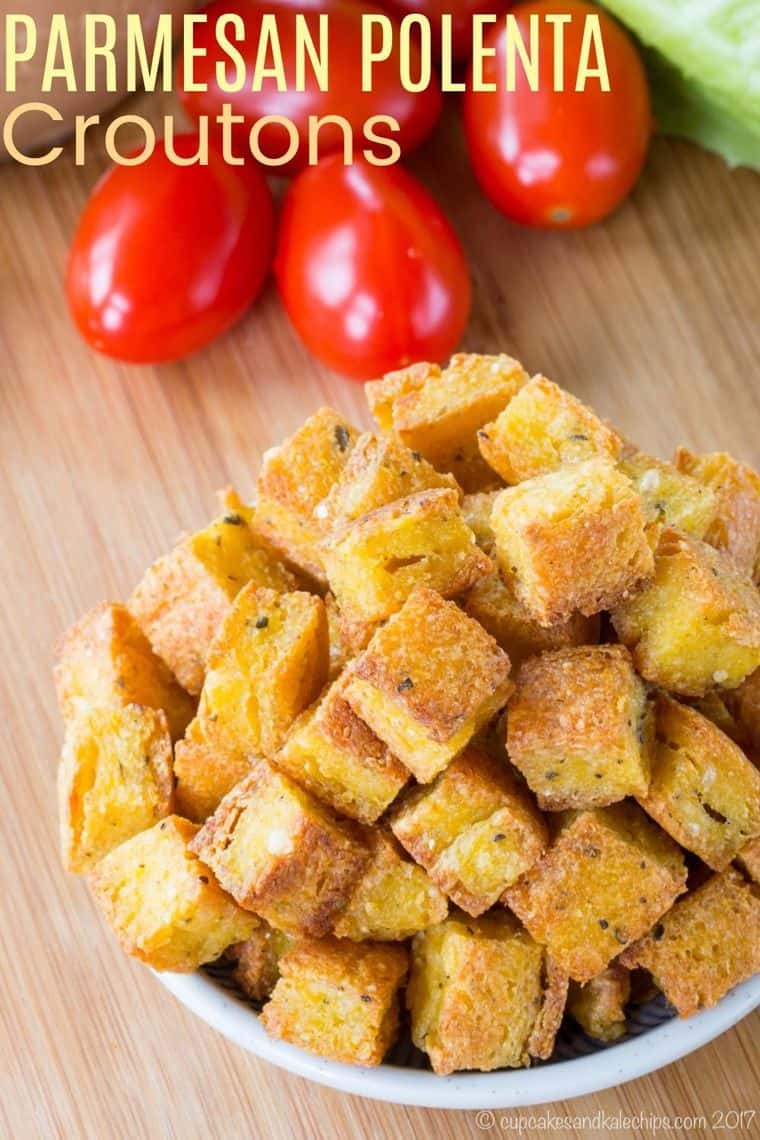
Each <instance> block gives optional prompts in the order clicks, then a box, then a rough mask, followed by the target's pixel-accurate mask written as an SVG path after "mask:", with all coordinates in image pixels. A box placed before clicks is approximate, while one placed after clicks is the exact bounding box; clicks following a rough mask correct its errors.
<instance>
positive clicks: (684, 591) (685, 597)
mask: <svg viewBox="0 0 760 1140" xmlns="http://www.w3.org/2000/svg"><path fill="white" fill-rule="evenodd" d="M612 621H613V624H614V626H615V629H616V631H617V634H618V637H619V638H620V640H621V641H622V642H623V644H624V645H627V646H628V648H629V649H630V650H631V653H632V654H633V661H634V664H635V666H636V669H637V670H638V672H639V673H640V674H641V675H642V677H644V678H645V679H646V680H647V681H652V682H653V683H655V684H657V685H662V687H663V688H665V689H671V690H672V691H673V692H676V693H681V694H682V695H684V696H694V697H699V696H703V695H704V694H705V693H706V692H707V690H708V689H711V688H715V687H718V688H721V689H723V688H725V689H734V688H736V687H737V685H739V684H741V682H742V681H743V680H744V678H745V677H746V676H748V675H749V674H750V673H752V672H753V670H755V669H756V668H758V666H760V594H758V591H757V590H756V589H755V587H754V586H753V585H752V583H751V582H750V581H749V580H748V579H747V578H745V577H744V576H743V575H742V574H740V573H739V571H738V570H737V569H736V567H735V566H734V563H733V561H732V560H731V558H730V557H729V556H728V555H726V554H725V553H723V552H722V551H718V550H714V549H713V547H712V546H708V545H707V543H704V542H700V541H698V540H697V539H693V538H688V537H687V536H686V535H685V534H682V533H681V532H680V531H677V530H671V529H666V530H664V531H663V532H662V534H661V535H660V539H659V544H658V547H657V550H656V553H655V572H654V578H653V579H652V581H651V582H650V583H649V584H648V585H646V586H645V587H644V588H643V589H642V590H640V591H639V593H637V594H635V595H634V596H633V597H630V598H627V599H625V600H621V601H620V602H619V603H618V605H617V606H616V607H615V609H614V610H613V613H612Z"/></svg>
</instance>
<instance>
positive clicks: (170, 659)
mask: <svg viewBox="0 0 760 1140" xmlns="http://www.w3.org/2000/svg"><path fill="white" fill-rule="evenodd" d="M247 582H254V583H255V585H257V586H266V587H268V588H270V589H273V590H292V589H294V587H295V580H294V578H293V575H292V574H291V573H290V572H289V571H288V570H286V569H285V567H284V566H283V565H282V563H281V562H280V561H278V559H277V556H276V554H275V552H274V550H273V549H272V547H271V546H270V545H269V543H268V542H267V541H266V540H265V539H264V538H263V536H262V535H260V534H257V533H256V532H255V530H253V529H251V526H250V525H249V523H248V520H247V519H246V517H244V515H243V513H242V512H241V511H237V510H235V511H229V512H228V513H226V514H225V515H223V516H222V517H221V518H219V519H216V520H215V521H214V522H212V523H211V524H210V525H209V526H207V527H206V528H205V529H204V530H201V531H198V532H197V533H196V534H192V535H190V536H189V537H188V538H186V539H184V540H183V541H182V542H180V543H179V545H178V546H176V547H175V548H174V550H172V551H171V552H170V553H169V554H167V555H165V556H164V557H163V558H159V559H158V561H157V562H154V563H153V565H152V566H151V567H150V568H149V569H148V570H147V571H146V573H145V574H144V575H143V578H142V581H141V582H140V583H139V585H138V586H137V588H136V589H135V591H134V593H133V594H132V597H131V598H130V599H129V609H130V612H131V613H132V615H133V616H134V618H135V619H136V620H137V622H138V624H139V625H140V627H141V629H142V630H143V632H144V633H145V634H146V635H147V637H148V640H149V641H150V643H151V645H152V646H153V649H154V650H155V652H156V653H157V654H158V655H159V657H161V658H162V660H163V661H165V662H166V664H167V665H168V666H169V668H170V669H171V670H172V671H173V672H174V673H175V674H176V676H177V678H178V680H179V681H180V683H181V684H182V685H184V687H185V688H186V689H187V691H188V692H190V693H199V692H200V691H201V686H202V684H203V676H204V674H205V671H206V655H207V653H208V650H209V646H210V645H211V641H212V639H213V637H214V635H215V633H216V631H217V629H218V628H219V624H220V622H221V620H222V618H223V617H225V616H226V614H227V613H228V612H229V609H230V606H231V605H232V602H233V600H234V598H235V595H236V594H237V593H238V591H239V590H240V589H242V587H243V586H245V584H246V583H247Z"/></svg>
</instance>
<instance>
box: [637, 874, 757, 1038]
mask: <svg viewBox="0 0 760 1140" xmlns="http://www.w3.org/2000/svg"><path fill="white" fill-rule="evenodd" d="M621 962H622V963H623V964H624V965H626V966H629V967H633V966H643V967H644V969H646V970H649V972H650V973H651V974H652V976H653V977H654V980H655V982H656V983H657V985H658V986H659V988H660V989H661V990H662V991H663V993H664V994H665V997H666V998H667V1000H668V1001H669V1002H670V1004H671V1005H673V1006H675V1008H676V1010H677V1011H678V1013H679V1014H680V1016H681V1017H691V1015H692V1014H694V1013H697V1012H698V1011H699V1010H700V1009H708V1008H709V1007H710V1006H713V1005H716V1004H717V1003H718V1002H719V1001H720V999H721V998H722V997H724V996H725V995H726V994H727V993H728V991H729V990H730V989H732V988H733V987H734V986H737V985H739V983H740V982H743V981H745V979H747V978H751V977H752V975H753V974H755V973H757V972H758V970H760V893H758V889H757V887H756V886H754V885H753V884H752V883H748V882H747V881H746V880H745V879H743V878H742V876H741V875H740V874H739V872H738V871H735V870H733V869H729V870H728V871H724V872H723V873H722V874H720V875H713V876H712V877H711V878H710V879H708V880H707V882H706V883H703V884H702V886H700V887H697V889H696V890H695V891H691V892H690V893H689V894H688V895H686V896H685V898H682V899H679V901H678V902H677V903H676V904H675V906H674V907H673V909H672V910H670V911H669V912H668V913H667V914H666V915H664V916H663V918H662V920H661V921H660V922H658V923H657V925H656V926H654V927H653V929H652V930H651V932H650V933H649V934H647V935H646V937H645V938H642V939H641V940H640V941H639V942H636V943H635V945H633V946H631V947H629V949H628V950H626V952H625V954H624V955H623V956H622V958H621Z"/></svg>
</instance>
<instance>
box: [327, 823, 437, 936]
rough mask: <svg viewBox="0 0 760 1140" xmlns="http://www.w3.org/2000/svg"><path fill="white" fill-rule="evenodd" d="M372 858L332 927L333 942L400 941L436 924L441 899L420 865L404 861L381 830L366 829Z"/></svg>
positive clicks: (405, 859)
mask: <svg viewBox="0 0 760 1140" xmlns="http://www.w3.org/2000/svg"><path fill="white" fill-rule="evenodd" d="M365 841H366V843H367V846H368V847H369V849H370V851H371V853H372V860H371V862H370V864H369V866H368V867H367V869H366V871H365V872H364V874H363V876H362V877H361V879H360V880H359V882H358V883H357V885H356V888H355V890H354V893H353V894H352V896H351V898H350V899H349V901H348V906H347V907H346V909H345V910H344V911H343V913H342V914H341V915H340V917H339V918H338V921H337V922H336V923H335V930H334V933H335V934H336V935H337V936H338V938H350V939H351V940H352V941H353V942H366V941H369V942H402V941H403V940H404V939H405V938H411V936H412V935H413V934H417V933H418V931H420V930H425V929H426V928H427V927H428V926H433V925H434V924H435V923H436V922H442V921H443V919H444V918H445V917H446V915H447V913H448V909H449V904H448V902H447V899H446V896H445V895H444V894H443V893H442V892H441V891H440V890H439V889H438V887H436V885H435V883H433V881H432V880H431V879H430V878H429V877H428V876H427V875H426V874H425V872H424V871H423V869H422V867H418V866H417V864H416V863H412V862H411V861H410V860H409V859H407V858H405V857H404V855H403V853H402V851H401V848H400V847H399V845H398V843H397V842H396V840H395V839H394V838H393V836H392V835H390V834H389V833H387V832H386V831H385V829H384V828H379V827H378V828H372V829H369V828H368V829H367V831H366V832H365Z"/></svg>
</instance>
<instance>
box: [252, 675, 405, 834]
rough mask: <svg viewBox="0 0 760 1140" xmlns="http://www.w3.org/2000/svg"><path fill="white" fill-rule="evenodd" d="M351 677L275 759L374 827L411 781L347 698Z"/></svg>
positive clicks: (300, 724) (311, 712) (303, 721)
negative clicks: (348, 683)
mask: <svg viewBox="0 0 760 1140" xmlns="http://www.w3.org/2000/svg"><path fill="white" fill-rule="evenodd" d="M345 688H346V678H343V677H341V678H339V679H338V680H337V681H334V682H333V684H332V685H331V686H330V688H329V689H328V691H327V693H326V694H325V695H324V697H322V699H321V700H320V701H319V702H318V703H317V704H316V705H313V706H312V707H311V708H310V709H307V710H306V712H305V713H303V714H302V715H301V716H300V717H299V718H298V720H297V721H296V722H295V724H294V725H293V728H292V730H291V732H290V734H289V736H288V738H287V739H286V741H285V743H284V745H283V746H282V748H281V749H280V751H279V752H278V753H277V755H276V756H275V759H274V762H275V764H276V765H277V767H278V768H280V769H281V770H282V771H283V772H287V774H288V775H289V776H290V777H291V778H292V779H293V780H295V781H296V783H297V784H300V785H301V786H302V787H304V788H306V790H307V791H309V792H311V793H312V794H313V795H315V796H316V797H317V798H318V799H320V800H322V801H323V802H324V803H326V804H329V806H330V807H332V808H334V809H335V810H336V811H338V812H340V813H341V814H343V815H348V816H350V817H351V818H352V819H358V820H360V821H361V822H362V823H374V821H375V820H376V819H378V817H379V816H381V815H382V814H383V812H384V811H385V809H386V808H387V807H388V805H389V804H390V803H391V802H392V801H393V800H394V799H395V798H396V796H397V795H398V793H399V792H400V791H401V789H402V788H403V786H404V784H406V782H407V781H408V779H409V771H408V769H407V768H406V767H404V765H403V764H402V763H401V762H400V761H399V760H397V759H396V757H395V756H393V755H392V754H391V753H390V751H389V749H388V747H387V746H386V745H385V744H383V742H382V740H380V739H379V738H378V737H377V736H375V734H374V732H373V731H372V729H371V728H368V726H367V725H366V724H365V723H364V721H363V720H360V719H359V717H358V716H357V715H356V713H355V712H354V711H353V709H352V708H351V706H350V705H349V704H348V702H347V701H346V698H345V695H344V694H345Z"/></svg>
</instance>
